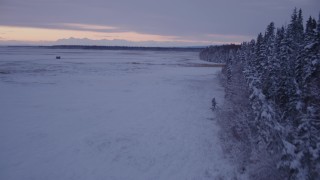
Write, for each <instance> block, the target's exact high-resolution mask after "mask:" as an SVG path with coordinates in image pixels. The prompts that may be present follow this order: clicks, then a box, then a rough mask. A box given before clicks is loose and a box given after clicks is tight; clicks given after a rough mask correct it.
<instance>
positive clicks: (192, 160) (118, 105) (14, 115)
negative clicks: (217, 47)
mask: <svg viewBox="0 0 320 180" xmlns="http://www.w3.org/2000/svg"><path fill="white" fill-rule="evenodd" d="M57 55H60V56H61V59H60V60H56V59H55V56H57ZM193 64H210V63H208V62H202V61H199V60H198V53H196V52H152V51H97V50H58V49H56V50H50V49H39V48H7V47H1V48H0V100H1V103H0V114H1V116H0V123H1V124H0V142H1V148H0V159H1V161H0V179H6V180H15V179H16V180H20V179H25V180H27V179H33V180H43V179H46V180H51V179H52V180H59V179H76V180H82V179H83V180H86V179H112V180H118V179H124V180H125V179H166V180H170V179H197V180H200V179H219V178H221V179H231V178H232V177H233V176H234V173H235V171H234V167H233V165H231V164H230V163H229V162H228V161H227V160H226V159H225V158H224V154H223V152H222V149H221V147H220V142H219V139H218V136H217V134H218V131H219V128H218V127H217V124H216V122H215V121H214V119H213V120H212V118H213V117H214V114H213V112H212V111H211V110H210V105H211V99H212V98H213V97H215V98H216V100H217V104H218V106H219V104H222V101H223V95H224V94H223V88H222V87H221V86H220V85H219V83H218V80H217V79H216V74H217V73H218V72H219V71H220V68H214V67H203V66H202V67H199V66H198V67H195V66H192V65H193Z"/></svg>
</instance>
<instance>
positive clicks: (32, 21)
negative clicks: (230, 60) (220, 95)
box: [0, 0, 320, 45]
mask: <svg viewBox="0 0 320 180" xmlns="http://www.w3.org/2000/svg"><path fill="white" fill-rule="evenodd" d="M294 7H298V8H302V10H303V11H304V18H305V19H307V17H308V16H310V15H311V16H313V17H315V18H318V14H319V11H320V0H0V41H10V40H16V41H21V42H28V41H30V42H39V41H55V40H58V39H63V38H70V37H74V38H89V39H92V40H101V39H107V40H113V39H117V40H119V39H121V40H128V41H159V42H162V43H163V44H165V43H166V42H169V41H170V42H171V43H172V42H177V43H180V44H181V45H206V44H222V43H231V42H234V43H239V42H242V41H247V40H250V39H251V38H253V37H255V36H256V35H257V34H258V33H259V32H261V31H264V29H265V27H266V26H267V24H268V23H270V22H271V21H274V22H275V23H276V26H280V25H283V24H286V23H288V22H289V21H290V15H291V13H292V10H293V8H294Z"/></svg>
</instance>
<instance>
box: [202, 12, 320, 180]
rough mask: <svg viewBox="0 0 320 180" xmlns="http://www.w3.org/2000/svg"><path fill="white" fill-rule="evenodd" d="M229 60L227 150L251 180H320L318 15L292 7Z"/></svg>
mask: <svg viewBox="0 0 320 180" xmlns="http://www.w3.org/2000/svg"><path fill="white" fill-rule="evenodd" d="M203 54H205V52H202V54H200V57H201V56H202V57H203ZM224 56H227V57H228V58H224V59H226V60H225V63H226V67H225V68H224V69H223V71H222V75H221V79H222V82H223V84H224V86H225V99H226V103H225V104H224V105H223V107H221V109H220V112H219V113H220V116H221V118H220V120H219V122H220V124H221V125H222V127H223V128H224V129H225V130H226V133H224V134H222V138H223V139H224V140H225V141H226V143H225V145H224V146H225V147H224V148H225V150H227V152H229V154H230V155H231V156H233V157H234V159H237V162H238V163H239V167H240V168H241V170H242V171H247V172H248V174H249V175H250V176H251V178H253V179H320V16H319V17H318V18H317V20H316V19H315V18H313V17H307V18H306V24H305V25H304V18H303V16H302V11H301V9H300V10H297V9H294V11H293V13H292V15H291V21H290V23H288V25H287V26H282V27H278V28H276V27H275V24H274V23H273V22H272V23H270V24H269V25H268V26H267V28H266V30H265V32H264V33H260V34H259V35H258V37H257V39H256V40H252V41H250V42H244V43H242V44H241V48H240V49H239V50H237V51H229V52H228V53H227V54H225V55H224ZM202 59H206V60H211V59H214V58H211V59H210V58H208V57H206V58H202ZM217 62H220V61H217ZM230 137H231V140H230V139H229V138H230Z"/></svg>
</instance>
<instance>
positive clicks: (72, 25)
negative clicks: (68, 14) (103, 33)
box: [58, 23, 118, 30]
mask: <svg viewBox="0 0 320 180" xmlns="http://www.w3.org/2000/svg"><path fill="white" fill-rule="evenodd" d="M58 25H60V26H62V27H70V28H75V29H83V30H115V29H118V28H116V27H112V26H104V25H95V24H79V23H60V24H58Z"/></svg>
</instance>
